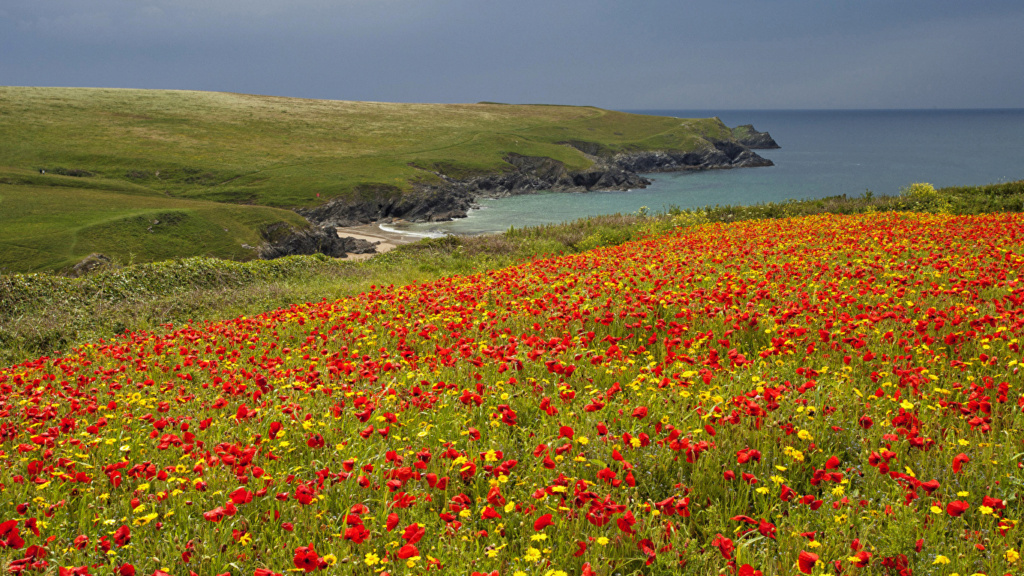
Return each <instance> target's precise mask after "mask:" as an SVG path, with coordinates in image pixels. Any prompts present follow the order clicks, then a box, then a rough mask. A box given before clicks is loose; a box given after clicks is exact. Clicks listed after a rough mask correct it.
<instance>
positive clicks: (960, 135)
mask: <svg viewBox="0 0 1024 576" xmlns="http://www.w3.org/2000/svg"><path fill="white" fill-rule="evenodd" d="M627 112H633V113H638V114H654V115H659V116H675V117H678V118H708V117H712V116H717V117H719V118H721V119H722V121H723V122H725V124H726V125H728V126H730V127H733V126H738V125H741V124H753V125H754V128H755V129H757V130H760V131H767V132H769V133H770V134H771V135H772V137H773V138H774V139H775V141H776V142H778V144H779V145H780V146H781V148H779V149H777V150H757V151H756V152H757V153H758V154H760V155H762V156H764V157H766V158H768V159H770V160H771V161H772V162H774V163H775V166H771V167H762V168H740V169H731V170H708V171H701V172H674V173H659V174H649V175H647V176H648V178H650V179H651V180H653V181H654V182H653V184H651V185H650V186H648V187H647V188H643V189H636V190H629V191H601V192H586V193H565V192H541V193H537V194H529V195H523V196H515V197H512V198H501V199H482V200H480V201H479V209H475V210H472V211H470V213H469V216H468V217H467V218H460V219H457V220H454V221H451V222H438V223H420V224H400V225H398V224H396V225H390V226H387V228H390V229H392V230H394V231H396V232H403V233H406V234H412V235H422V236H441V235H445V234H484V233H493V232H501V231H504V230H507V229H508V228H509V227H510V226H514V227H516V228H520V227H525V226H535V225H541V224H549V223H558V222H566V221H571V220H576V219H579V218H583V217H587V216H596V215H602V214H616V213H632V212H637V211H639V210H642V209H644V208H646V209H647V210H648V211H650V212H659V211H666V210H668V209H670V208H672V207H679V208H698V207H703V206H715V205H720V206H725V205H741V204H742V205H747V204H756V203H761V202H779V201H785V200H790V199H798V200H799V199H816V198H824V197H827V196H836V195H841V194H846V195H847V196H860V195H862V194H864V193H865V192H866V191H871V192H872V193H873V194H875V195H896V194H899V193H900V189H902V188H904V187H906V186H908V185H910V184H912V183H915V182H928V183H930V184H932V185H934V186H935V187H942V186H960V185H980V184H991V183H998V182H1009V181H1014V180H1022V179H1024V109H1010V110H1008V109H1000V110H627Z"/></svg>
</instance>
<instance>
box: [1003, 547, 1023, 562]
mask: <svg viewBox="0 0 1024 576" xmlns="http://www.w3.org/2000/svg"><path fill="white" fill-rule="evenodd" d="M1004 556H1005V557H1006V561H1007V562H1009V563H1010V564H1016V563H1017V561H1018V560H1020V553H1019V552H1017V551H1016V550H1014V549H1013V548H1010V549H1009V550H1007V551H1006V554H1004Z"/></svg>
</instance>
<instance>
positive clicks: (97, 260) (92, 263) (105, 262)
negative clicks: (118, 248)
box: [68, 252, 112, 278]
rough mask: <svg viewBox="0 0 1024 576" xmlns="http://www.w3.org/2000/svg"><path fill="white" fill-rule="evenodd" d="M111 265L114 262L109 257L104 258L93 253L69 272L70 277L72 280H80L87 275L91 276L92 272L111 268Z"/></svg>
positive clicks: (97, 253)
mask: <svg viewBox="0 0 1024 576" xmlns="http://www.w3.org/2000/svg"><path fill="white" fill-rule="evenodd" d="M111 263H112V261H111V260H110V258H109V257H107V256H104V255H103V254H100V253H99V252H93V253H92V254H89V255H88V256H86V257H85V258H82V260H81V261H79V262H78V263H77V264H75V265H74V266H72V267H71V270H70V271H68V276H71V277H72V278H79V277H81V276H85V275H86V274H91V273H92V272H95V271H97V270H101V269H103V268H106V267H108V266H110V265H111Z"/></svg>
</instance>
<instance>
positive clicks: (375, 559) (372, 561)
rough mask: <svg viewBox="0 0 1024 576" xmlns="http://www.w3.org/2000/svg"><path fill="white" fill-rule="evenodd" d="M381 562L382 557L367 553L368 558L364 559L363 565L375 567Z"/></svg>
mask: <svg viewBox="0 0 1024 576" xmlns="http://www.w3.org/2000/svg"><path fill="white" fill-rule="evenodd" d="M379 562H380V556H377V555H376V554H374V553H373V552H367V553H366V557H365V558H363V564H366V565H367V566H375V565H376V564H377V563H379Z"/></svg>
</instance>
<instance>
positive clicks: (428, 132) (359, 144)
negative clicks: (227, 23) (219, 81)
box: [0, 87, 731, 272]
mask: <svg viewBox="0 0 1024 576" xmlns="http://www.w3.org/2000/svg"><path fill="white" fill-rule="evenodd" d="M706 137H707V138H714V139H728V138H731V131H730V130H729V129H728V128H726V127H725V126H724V125H722V124H721V122H719V121H717V120H715V119H701V120H680V119H676V118H667V117H655V116H644V115H635V114H626V113H621V112H613V111H608V110H601V109H598V108H592V107H572V106H532V105H531V106H519V105H504V104H457V105H452V104H393V103H377V102H343V101H327V100H303V99H296V98H278V97H271V96H253V95H245V94H228V93H215V92H186V91H166V90H121V89H87V88H18V87H2V88H0V205H2V206H3V207H4V208H3V210H0V230H2V232H0V247H2V248H3V251H2V252H0V271H3V270H6V271H18V272H25V271H34V270H53V269H59V268H62V267H65V266H67V265H68V264H70V263H73V262H74V261H76V260H78V259H81V258H82V257H83V256H85V255H86V254H88V253H89V251H90V250H92V249H102V250H106V252H104V253H107V254H108V255H112V256H116V257H118V258H119V259H122V260H129V259H131V258H134V259H136V260H137V261H152V260H159V259H162V258H166V257H168V256H169V255H173V256H197V255H206V254H211V255H215V256H218V257H222V258H244V257H246V255H247V254H248V253H247V252H245V251H244V250H243V249H242V248H241V244H242V243H248V244H254V243H255V242H256V241H257V239H258V235H259V229H260V227H262V226H264V225H266V224H268V223H271V222H275V221H281V220H283V221H287V222H292V223H294V222H297V221H296V219H295V218H294V216H293V215H291V214H288V213H285V212H283V211H273V210H267V209H265V208H264V209H254V208H252V206H263V207H272V208H294V207H302V206H310V205H315V204H317V203H320V202H323V201H326V200H329V199H332V198H337V197H348V198H354V197H363V196H367V195H370V196H372V195H374V194H377V193H379V192H378V191H379V190H383V189H391V190H394V191H396V192H397V193H404V192H408V191H410V190H411V189H412V187H413V185H414V183H416V182H436V181H437V180H438V177H437V175H436V174H435V172H438V171H440V172H443V173H445V174H448V175H451V176H455V177H464V176H468V175H472V174H477V173H485V172H495V171H502V170H506V169H509V167H510V166H509V165H508V164H507V163H506V162H505V161H504V160H503V158H504V157H505V156H506V155H507V154H509V153H518V154H523V155H530V156H546V157H550V158H554V159H556V160H559V161H561V162H563V163H565V164H566V165H567V166H568V167H570V168H573V169H581V168H585V167H587V166H589V165H590V164H591V161H590V160H588V159H587V157H586V156H585V155H584V154H582V153H581V152H579V151H578V150H576V149H574V148H571V147H569V146H565V145H563V144H562V143H564V142H570V141H575V142H586V143H588V144H590V145H593V146H595V148H594V149H595V150H597V151H600V152H601V153H612V152H616V151H622V150H648V149H670V150H693V149H696V148H699V147H701V146H706V145H708V142H707V140H706V139H705V138H706ZM40 170H46V174H41V173H40ZM101 192H102V193H101ZM187 201H193V203H189V202H187ZM202 202H216V203H227V204H234V205H235V206H232V207H221V206H220V204H209V203H205V204H204V203H202ZM12 206H18V208H17V209H12V208H11V207H12ZM42 214H46V215H47V218H46V223H45V224H44V223H42V222H40V219H39V218H38V216H39V215H42ZM160 214H177V215H178V217H177V220H176V221H177V222H179V224H178V225H177V226H178V228H175V229H174V230H171V227H165V228H161V229H159V230H157V231H156V232H154V233H152V234H142V233H141V231H144V230H146V228H148V226H142V224H144V223H145V221H146V220H148V219H151V218H152V219H154V220H159V219H160V218H159V215H160ZM172 219H173V218H172ZM190 234H198V235H199V236H198V237H199V238H202V239H203V242H202V243H199V242H195V243H194V245H190V243H189V242H187V241H184V240H183V239H185V238H188V237H190V236H189V235H190Z"/></svg>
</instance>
